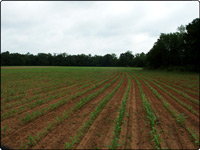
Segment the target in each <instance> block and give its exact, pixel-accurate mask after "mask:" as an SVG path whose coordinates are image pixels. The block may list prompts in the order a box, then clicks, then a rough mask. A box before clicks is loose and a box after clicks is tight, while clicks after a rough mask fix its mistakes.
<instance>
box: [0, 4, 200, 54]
mask: <svg viewBox="0 0 200 150" xmlns="http://www.w3.org/2000/svg"><path fill="white" fill-rule="evenodd" d="M198 12H199V10H198V2H195V1H188V2H184V1H179V2H175V1H171V2H137V1H127V2H123V1H116V2H114V1H110V2H103V1H102V2H98V1H91V2H89V1H83V2H80V1H65V2H55V1H54V2H50V1H49V2H42V1H41V2H40V1H39V2H34V1H29V2H27V1H21V2H20V1H13V2H12V1H7V2H6V1H3V2H2V20H1V23H2V27H1V30H2V41H1V44H2V47H1V48H2V49H1V50H2V52H3V51H6V50H8V51H10V52H18V53H27V52H30V53H33V54H37V53H39V52H45V53H49V52H50V53H52V54H53V53H61V52H66V53H68V54H81V53H85V54H92V55H95V54H97V55H105V54H107V53H116V54H117V55H118V56H119V54H120V53H123V52H125V51H127V50H131V51H133V53H134V54H135V53H141V52H145V53H146V52H148V51H149V50H150V49H151V47H152V46H153V44H154V42H156V39H157V38H158V37H159V35H160V33H169V32H175V31H176V29H177V27H178V26H180V25H181V24H183V25H186V24H188V23H189V22H191V21H192V20H193V19H195V18H197V17H198Z"/></svg>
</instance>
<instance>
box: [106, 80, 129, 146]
mask: <svg viewBox="0 0 200 150" xmlns="http://www.w3.org/2000/svg"><path fill="white" fill-rule="evenodd" d="M130 87H131V79H130V76H128V87H127V89H126V92H125V97H124V99H123V102H122V105H121V108H120V110H119V115H118V118H117V121H116V125H115V129H114V132H113V136H114V138H113V140H112V142H111V144H110V146H109V149H116V148H117V146H119V143H118V141H119V135H120V132H121V128H122V123H123V121H124V113H125V109H126V102H127V99H128V97H129V91H130Z"/></svg>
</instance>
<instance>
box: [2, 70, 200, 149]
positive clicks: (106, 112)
mask: <svg viewBox="0 0 200 150" xmlns="http://www.w3.org/2000/svg"><path fill="white" fill-rule="evenodd" d="M119 74H120V73H117V74H116V73H115V74H111V75H110V76H109V77H113V78H112V79H114V78H116V77H117V76H118V75H119ZM123 74H125V79H124V81H123V83H122V85H121V86H120V88H119V89H118V90H117V91H116V93H115V94H114V96H113V97H112V98H111V99H110V101H109V102H108V103H107V104H106V105H105V107H104V108H103V110H102V111H101V112H100V113H99V115H98V116H97V118H96V119H95V120H94V122H93V124H92V125H91V126H90V127H89V129H87V130H86V131H85V133H84V134H83V136H82V137H81V138H80V141H79V142H78V143H77V144H76V145H75V148H76V149H90V148H93V149H96V148H102V149H107V148H108V146H110V144H111V142H112V139H113V131H114V128H115V121H116V119H117V117H118V115H119V112H118V111H119V109H120V107H121V104H122V101H123V98H124V95H125V90H126V88H127V85H128V78H127V75H130V74H128V73H123ZM133 75H134V74H133ZM135 76H136V78H137V79H138V80H139V82H140V84H141V87H142V89H143V91H144V93H145V95H146V98H147V100H148V101H149V102H150V103H151V107H152V109H153V110H154V112H155V114H156V116H157V117H158V119H157V121H156V123H157V124H156V130H157V131H158V133H159V135H160V139H162V142H161V145H160V146H161V148H168V149H198V146H196V145H195V144H194V143H193V141H192V140H191V138H190V135H189V133H188V131H187V130H186V127H189V128H190V129H192V130H194V132H195V133H196V134H197V136H198V137H199V115H195V114H193V113H191V112H190V111H188V110H187V109H186V108H185V107H184V106H182V105H180V104H179V103H178V102H176V101H175V100H174V99H173V98H172V97H171V96H169V95H168V94H166V93H165V92H163V91H162V90H160V89H159V87H157V86H156V85H154V84H153V83H151V82H150V81H147V80H145V79H144V80H145V81H146V82H148V83H149V84H150V85H151V86H152V87H153V88H154V89H155V90H157V92H158V93H159V94H160V95H161V96H162V98H163V99H162V100H163V101H165V102H167V103H168V104H169V106H170V108H171V109H172V110H175V111H176V112H178V113H184V116H186V117H187V118H185V124H184V126H183V127H182V126H181V125H180V124H179V123H177V121H176V120H175V118H174V117H173V116H172V115H171V114H170V112H169V111H168V110H167V109H166V108H165V107H164V105H163V103H162V102H161V101H160V100H159V99H158V98H157V96H156V95H155V94H154V93H153V92H152V91H151V89H150V88H149V87H148V86H147V85H146V84H145V83H144V82H143V81H142V80H141V79H140V76H139V75H137V74H136V75H135ZM95 78H96V77H95ZM90 79H91V78H90ZM112 79H110V80H109V81H107V82H106V83H104V84H103V85H101V86H99V87H97V88H95V89H93V90H92V91H90V92H88V93H86V94H83V95H82V96H80V97H78V98H75V99H74V100H72V101H69V102H67V103H66V104H64V105H63V106H60V107H58V108H56V109H55V110H54V111H51V112H48V113H47V114H45V115H44V116H41V117H39V118H37V119H35V120H33V121H32V122H30V123H28V124H25V125H21V118H22V117H23V116H24V115H25V112H24V113H22V114H21V115H17V116H16V117H12V118H9V119H6V120H4V121H2V120H1V126H4V125H7V126H8V130H7V131H6V135H5V136H2V138H1V143H2V144H4V145H7V146H9V147H10V148H17V149H19V148H20V145H23V144H24V143H26V142H28V141H29V135H33V136H36V135H37V133H38V132H42V131H44V130H45V128H46V127H47V125H49V124H50V123H51V122H53V121H56V117H57V116H62V113H63V112H64V111H68V110H70V108H72V107H74V106H75V103H76V102H79V101H80V99H81V98H83V97H85V96H88V95H90V94H92V93H94V92H96V91H98V90H99V89H100V88H102V87H103V86H105V85H106V84H107V83H109V82H110V81H111V80H112ZM121 79H122V74H121V75H120V78H119V79H118V80H117V81H116V82H115V83H113V84H112V85H111V86H110V87H108V88H107V89H106V90H105V91H103V92H102V93H101V94H100V95H98V96H97V97H95V98H94V99H93V100H91V101H89V102H87V103H86V104H85V105H84V106H83V107H82V108H80V109H79V110H77V111H75V112H73V113H72V114H71V116H70V117H69V118H68V119H66V120H64V121H63V122H62V123H61V124H59V125H56V126H55V128H54V129H52V130H51V131H48V133H47V135H45V136H44V137H41V138H40V140H39V141H37V144H36V145H35V146H32V147H31V146H28V149H64V147H65V143H66V142H71V141H72V140H71V139H70V137H74V135H76V134H77V133H78V131H79V129H81V128H82V126H83V125H84V123H85V122H86V121H87V120H88V119H89V117H90V114H91V113H92V112H93V111H94V110H95V108H96V107H97V106H98V104H99V103H100V102H101V101H102V100H103V99H104V98H105V97H106V96H107V95H108V94H109V93H110V92H111V91H112V90H113V89H114V88H115V87H116V85H117V84H118V83H119V82H120V80H121ZM158 80H159V79H158ZM81 81H83V80H81ZM83 82H84V81H83ZM78 83H80V81H79V82H78ZM170 84H173V83H170ZM174 84H176V83H174ZM74 85H75V84H74ZM177 85H178V84H177ZM71 86H72V85H71ZM91 86H92V85H91ZM91 86H89V87H91ZM160 86H162V85H160ZM69 87H70V86H69ZM89 87H87V88H89ZM162 87H163V88H165V87H164V86H162ZM77 88H78V87H77V86H75V87H73V88H72V89H71V90H72V92H71V93H70V95H73V94H75V92H78V91H76V89H77ZM67 89H68V88H67V87H63V89H62V90H60V92H61V91H62V92H64V90H67ZM165 89H166V90H167V91H169V92H171V93H172V94H173V95H175V96H176V97H177V98H178V99H180V100H182V101H183V102H184V103H186V104H188V105H191V106H192V107H193V108H194V109H195V110H196V111H199V106H198V105H196V104H194V103H192V102H191V101H189V100H188V99H186V98H184V97H183V96H181V95H180V94H177V93H176V92H173V91H172V90H170V89H168V88H165ZM177 89H178V88H177ZM82 90H85V89H82ZM82 90H79V91H82ZM52 93H53V91H52ZM52 93H51V94H52ZM188 95H189V94H188ZM60 100H61V99H55V100H52V101H51V102H48V103H46V104H44V105H41V106H39V107H36V108H34V109H32V110H28V111H26V112H29V113H31V112H33V111H34V110H36V109H39V108H42V107H45V106H48V105H49V104H52V103H55V102H58V101H60ZM16 108H18V107H15V109H16ZM6 111H7V110H6ZM1 113H2V112H1ZM151 130H152V129H151V126H150V124H149V123H148V120H147V117H146V111H145V109H144V106H143V101H142V97H141V92H140V90H139V86H138V85H137V83H136V81H135V79H134V78H133V77H131V88H130V93H129V97H128V99H127V103H126V110H125V115H124V122H123V123H122V129H121V132H120V136H119V139H120V140H119V143H120V144H121V145H120V146H119V147H117V148H120V149H154V144H153V143H152V142H151V140H152V134H150V131H151Z"/></svg>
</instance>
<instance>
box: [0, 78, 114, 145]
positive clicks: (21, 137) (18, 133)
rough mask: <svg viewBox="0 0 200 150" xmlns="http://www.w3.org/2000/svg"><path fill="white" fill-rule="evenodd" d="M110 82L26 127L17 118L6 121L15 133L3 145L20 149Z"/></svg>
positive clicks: (11, 133) (8, 136)
mask: <svg viewBox="0 0 200 150" xmlns="http://www.w3.org/2000/svg"><path fill="white" fill-rule="evenodd" d="M110 81H111V79H110V80H109V81H107V82H106V83H104V84H103V85H101V86H99V87H98V88H96V89H94V90H92V91H90V92H88V93H86V94H84V95H82V96H80V97H78V98H76V99H74V100H73V101H69V102H67V103H66V104H65V105H63V106H61V107H59V108H58V109H56V110H54V111H51V112H49V113H47V114H45V115H44V116H41V117H40V118H38V119H35V120H33V121H32V122H30V123H28V124H26V125H23V126H21V119H20V118H17V117H16V118H13V119H15V120H12V118H11V119H10V120H9V119H8V120H6V121H7V122H6V124H7V125H8V127H11V128H12V129H13V131H14V132H10V134H9V133H8V135H7V136H6V137H5V138H3V139H2V143H5V144H6V145H9V146H10V147H16V148H17V147H18V148H19V146H20V145H21V144H22V143H24V141H26V140H27V138H28V136H29V135H30V134H32V135H34V134H35V133H37V132H38V131H41V130H43V129H44V128H45V127H46V125H47V124H49V123H50V122H52V121H53V120H55V119H56V117H57V116H60V115H61V114H62V113H63V112H64V111H65V110H69V109H70V108H71V107H73V106H74V105H75V103H76V102H77V101H79V100H80V99H81V98H83V97H85V96H88V95H90V94H91V93H93V92H96V91H98V90H99V89H100V88H102V87H103V86H104V85H105V84H107V83H109V82H110ZM16 137H18V138H17V139H18V140H16ZM8 139H9V140H8Z"/></svg>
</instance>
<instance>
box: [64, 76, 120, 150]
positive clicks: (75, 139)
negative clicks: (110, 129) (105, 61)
mask: <svg viewBox="0 0 200 150" xmlns="http://www.w3.org/2000/svg"><path fill="white" fill-rule="evenodd" d="M123 80H124V76H123V78H122V80H121V81H120V83H119V84H118V85H117V86H116V87H115V88H114V89H113V90H112V92H111V93H109V94H108V95H107V96H106V97H105V98H104V99H103V100H102V101H101V102H100V103H99V105H98V106H97V107H96V108H95V110H94V111H93V112H92V113H91V114H90V117H89V119H88V120H87V121H86V122H85V123H84V124H83V126H82V128H81V129H80V130H79V131H78V133H77V134H76V135H74V136H73V137H71V138H70V139H71V142H66V143H65V149H72V148H74V146H75V144H78V142H80V140H81V137H82V136H83V135H84V134H85V133H86V131H87V130H88V129H89V128H90V126H91V125H92V123H93V122H94V120H95V119H96V118H97V116H98V115H99V113H100V112H101V111H102V110H103V108H104V107H105V105H106V104H107V103H108V101H109V100H110V99H111V98H112V97H113V95H114V94H115V92H116V91H117V90H118V89H119V87H120V86H121V84H122V82H123Z"/></svg>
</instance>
